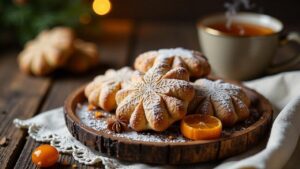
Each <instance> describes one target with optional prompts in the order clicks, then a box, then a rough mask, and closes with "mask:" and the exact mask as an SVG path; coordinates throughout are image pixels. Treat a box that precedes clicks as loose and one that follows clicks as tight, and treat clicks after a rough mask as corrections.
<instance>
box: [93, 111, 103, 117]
mask: <svg viewBox="0 0 300 169" xmlns="http://www.w3.org/2000/svg"><path fill="white" fill-rule="evenodd" d="M102 117H104V113H103V112H101V111H95V118H102Z"/></svg>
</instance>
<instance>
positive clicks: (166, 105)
mask: <svg viewBox="0 0 300 169" xmlns="http://www.w3.org/2000/svg"><path fill="white" fill-rule="evenodd" d="M187 78H188V72H187V71H186V70H185V69H184V68H182V67H177V68H174V69H171V67H170V66H169V65H166V64H158V65H155V66H153V67H152V68H150V69H149V70H148V71H147V72H146V74H145V75H140V76H138V77H136V78H134V79H133V80H132V83H131V84H130V85H129V86H128V87H126V88H124V89H122V90H120V91H118V93H117V95H116V100H117V104H118V107H117V110H116V116H117V118H118V119H125V120H126V121H127V122H128V123H129V126H130V127H131V128H132V129H133V130H135V131H143V130H154V131H164V130H165V129H167V128H168V127H169V126H170V125H171V124H172V123H174V122H175V121H177V120H180V119H182V118H183V117H184V116H185V114H186V113H187V107H188V104H189V102H190V101H191V99H192V98H193V96H194V88H193V86H192V85H191V84H190V83H189V82H188V81H186V80H187Z"/></svg>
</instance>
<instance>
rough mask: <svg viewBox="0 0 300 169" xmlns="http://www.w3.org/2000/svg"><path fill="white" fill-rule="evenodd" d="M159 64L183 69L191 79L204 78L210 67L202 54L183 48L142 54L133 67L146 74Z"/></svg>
mask: <svg viewBox="0 0 300 169" xmlns="http://www.w3.org/2000/svg"><path fill="white" fill-rule="evenodd" d="M160 63H164V64H168V65H169V66H171V67H172V68H174V67H183V68H185V69H186V70H187V71H188V73H189V75H190V76H191V77H197V78H199V77H204V76H206V75H208V74H209V73H210V65H209V63H208V61H207V59H206V58H205V57H204V55H203V54H202V53H200V52H198V51H193V50H187V49H183V48H174V49H160V50H155V51H148V52H145V53H142V54H140V55H139V56H138V57H137V58H136V60H135V62H134V67H135V69H137V70H139V71H140V72H146V71H147V70H149V69H150V68H151V67H152V66H153V65H156V64H160Z"/></svg>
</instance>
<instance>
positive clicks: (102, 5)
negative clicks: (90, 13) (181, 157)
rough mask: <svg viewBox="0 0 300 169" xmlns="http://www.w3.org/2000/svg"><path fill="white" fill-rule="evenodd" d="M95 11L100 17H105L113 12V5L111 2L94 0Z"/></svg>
mask: <svg viewBox="0 0 300 169" xmlns="http://www.w3.org/2000/svg"><path fill="white" fill-rule="evenodd" d="M93 10H94V12H95V13H96V14H98V15H105V14H107V13H108V12H109V11H110V10H111V3H110V1H109V0H94V2H93Z"/></svg>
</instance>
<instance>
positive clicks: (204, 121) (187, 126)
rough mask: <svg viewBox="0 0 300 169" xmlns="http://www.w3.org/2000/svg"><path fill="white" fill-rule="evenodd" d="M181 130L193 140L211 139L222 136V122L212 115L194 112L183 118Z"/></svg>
mask: <svg viewBox="0 0 300 169" xmlns="http://www.w3.org/2000/svg"><path fill="white" fill-rule="evenodd" d="M180 130H181V133H182V135H183V136H184V137H186V138H189V139H192V140H211V139H217V138H219V137H220V136H221V132H222V122H221V121H220V120H219V119H218V118H216V117H214V116H210V115H201V114H193V115H188V116H186V117H184V119H182V120H181V124H180Z"/></svg>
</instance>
